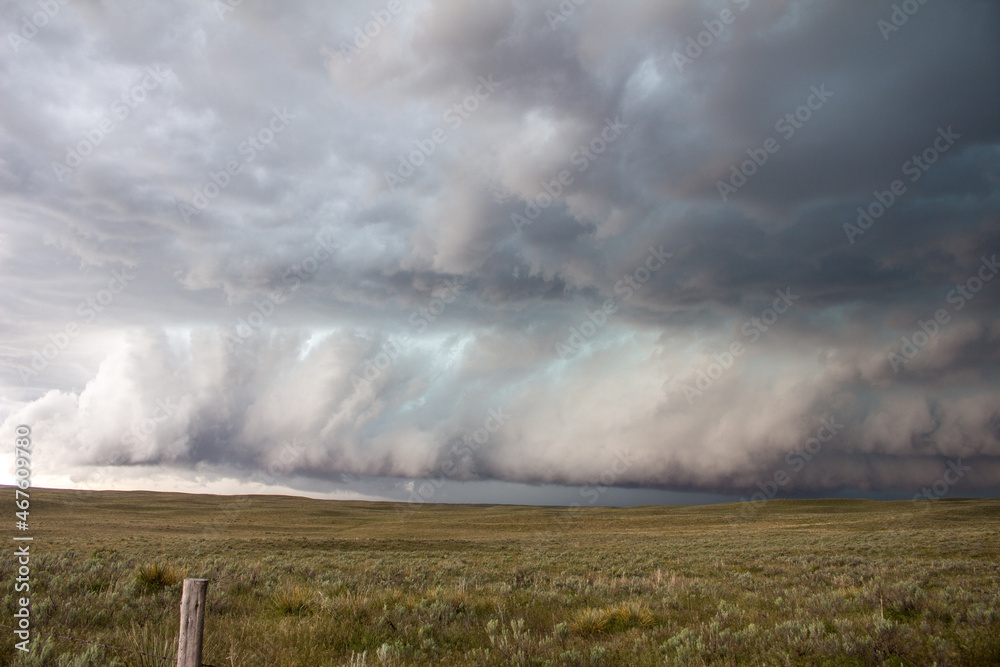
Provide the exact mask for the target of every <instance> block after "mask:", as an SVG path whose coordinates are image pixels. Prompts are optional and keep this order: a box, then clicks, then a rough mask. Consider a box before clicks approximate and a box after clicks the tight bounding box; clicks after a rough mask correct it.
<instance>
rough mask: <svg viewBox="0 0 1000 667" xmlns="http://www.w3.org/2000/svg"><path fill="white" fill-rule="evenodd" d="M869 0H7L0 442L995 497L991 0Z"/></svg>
mask: <svg viewBox="0 0 1000 667" xmlns="http://www.w3.org/2000/svg"><path fill="white" fill-rule="evenodd" d="M848 5H849V6H848ZM896 7H897V8H898V9H894V5H893V3H890V2H884V1H879V2H872V3H834V2H813V1H805V0H803V1H793V0H787V1H779V0H775V1H766V0H719V1H713V2H707V1H706V2H679V1H678V2H673V1H669V2H667V1H664V0H650V1H648V2H639V1H635V2H624V3H611V2H598V1H597V0H590V1H589V2H583V3H582V4H580V5H577V4H575V3H573V2H569V1H568V0H567V1H566V2H563V3H562V4H561V5H560V4H559V3H557V2H555V1H552V2H537V3H536V2H521V1H518V2H479V3H474V4H472V3H466V2H457V1H456V0H436V1H428V2H416V1H414V2H405V1H402V0H401V1H400V2H398V3H397V2H395V1H394V2H385V3H378V2H372V3H361V2H338V3H320V2H267V1H261V2H255V1H253V0H244V1H243V2H242V3H240V4H238V5H235V6H230V5H229V4H226V3H225V2H223V1H219V2H215V3H214V4H213V3H211V2H201V1H199V2H194V1H191V2H162V3H153V2H142V3H98V2H88V1H85V0H69V1H68V2H66V3H61V2H60V1H59V0H53V1H52V3H51V5H49V4H46V3H36V2H34V1H24V2H9V3H6V4H5V5H4V7H3V10H2V15H0V34H2V35H3V36H4V40H3V44H2V45H0V49H2V51H0V99H2V100H3V102H2V104H0V193H2V198H3V199H2V208H0V275H2V279H3V283H4V286H5V289H4V290H3V291H2V292H0V308H2V309H3V318H2V327H3V328H2V338H0V344H2V346H0V396H2V398H0V421H2V426H0V437H2V440H3V441H4V442H8V443H11V442H13V438H14V429H15V427H16V426H17V425H18V424H26V425H29V426H30V427H31V429H32V431H33V438H34V441H35V457H34V458H33V459H32V466H33V471H34V483H35V485H40V486H59V487H72V488H148V489H159V490H183V491H197V490H206V491H210V492H243V491H254V492H260V491H269V492H294V493H305V494H309V495H314V496H320V497H344V498H391V499H403V498H410V499H415V500H433V501H441V500H451V501H462V502H476V501H480V502H531V503H560V504H571V503H579V504H581V505H592V504H630V503H656V502H711V501H716V500H724V499H732V498H740V497H750V496H751V495H752V494H754V493H759V494H761V497H763V496H764V495H767V496H772V495H773V496H777V497H795V496H808V497H815V496H832V495H846V496H857V495H862V496H870V497H901V498H910V497H912V496H913V495H914V494H920V493H922V491H923V490H924V489H931V493H932V494H934V495H949V496H956V495H957V496H963V495H964V496H968V495H997V494H998V490H1000V400H998V399H1000V383H998V379H1000V377H998V361H1000V345H998V342H1000V279H996V278H997V273H998V272H1000V266H998V265H997V263H996V261H997V256H998V253H1000V120H998V118H1000V117H998V114H997V109H998V108H1000V7H998V5H997V4H996V3H993V2H977V1H973V0H958V1H956V2H941V1H932V2H927V3H925V4H919V3H917V2H916V1H915V0H909V1H908V2H903V3H901V4H900V3H896ZM0 460H3V461H4V462H5V463H6V465H4V466H3V474H4V478H3V481H5V482H7V483H9V482H10V480H11V479H12V476H11V472H12V470H13V459H12V456H11V454H10V448H9V447H5V448H4V451H3V458H2V459H0ZM427 480H431V481H427ZM609 487H616V488H609Z"/></svg>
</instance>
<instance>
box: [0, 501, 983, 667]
mask: <svg viewBox="0 0 1000 667" xmlns="http://www.w3.org/2000/svg"><path fill="white" fill-rule="evenodd" d="M66 495H68V494H62V493H60V492H52V491H48V492H47V491H45V490H34V491H33V493H32V508H33V510H34V511H33V512H32V515H33V516H35V512H36V511H37V516H38V518H39V524H38V525H39V529H38V530H37V531H36V532H35V533H34V535H35V543H34V544H36V545H44V549H38V550H37V552H36V551H33V552H32V571H33V579H32V616H33V624H34V627H35V628H36V629H38V630H41V631H43V632H50V633H55V634H61V635H68V636H71V637H78V638H81V639H87V640H91V641H99V642H103V643H106V644H110V645H115V646H124V647H129V648H137V649H139V650H149V651H151V652H160V651H163V650H165V647H168V646H170V642H171V641H173V638H175V637H176V632H177V624H178V618H177V608H178V605H179V601H180V588H181V587H180V586H178V585H176V582H177V581H179V578H180V577H181V576H191V577H205V578H208V579H209V580H210V582H211V583H210V584H209V591H208V608H207V613H206V644H205V646H206V649H205V650H206V655H205V662H206V663H210V664H214V665H228V666H230V667H254V666H256V665H267V666H268V667H286V666H287V667H291V666H296V667H302V666H310V665H323V666H326V665H347V664H352V665H359V666H360V665H369V666H382V665H393V666H403V665H427V664H449V665H509V664H520V665H577V666H580V667H592V666H597V665H619V664H628V665H637V666H640V667H642V666H646V665H733V664H781V665H918V664H933V663H935V662H936V663H937V664H938V665H941V666H942V667H943V666H945V665H993V664H998V663H1000V539H998V538H1000V502H998V501H988V500H984V501H947V502H945V501H942V502H935V503H933V504H931V506H930V508H929V509H928V510H926V511H922V512H918V511H915V510H914V507H913V506H912V505H911V504H910V503H906V502H903V503H877V502H869V501H847V500H845V501H770V502H768V503H766V504H764V505H759V506H757V507H756V508H755V509H756V511H755V512H752V513H750V514H747V513H746V512H745V510H744V508H743V507H742V506H734V505H728V506H727V505H720V506H712V507H639V508H632V509H624V510H621V509H609V508H594V509H588V510H585V511H577V512H574V513H572V514H569V513H567V512H565V511H563V510H558V509H554V508H526V507H474V506H424V507H417V508H412V509H411V508H406V507H404V506H393V505H382V504H376V503H335V502H322V501H311V500H303V499H295V498H282V497H256V498H252V499H250V500H249V501H245V500H241V499H238V498H219V497H211V496H186V495H181V494H150V493H115V492H100V493H93V494H90V495H89V497H88V498H87V499H85V501H84V502H78V503H67V502H65V501H64V498H65V497H66ZM137 508H138V509H137ZM182 526H183V527H184V529H183V530H182V529H181V528H180V527H182ZM13 567H14V565H13V564H12V563H11V559H0V578H2V579H3V580H4V581H10V580H11V579H12V578H13V576H14V570H13ZM182 573H185V574H184V575H182ZM13 604H14V601H13V599H12V597H11V595H10V594H9V593H8V594H6V597H5V598H4V606H5V610H6V611H5V613H6V614H7V618H10V614H12V613H13V609H14V607H13ZM135 628H142V630H141V631H136V630H135ZM0 637H2V639H0V664H14V665H22V666H23V667H41V666H44V667H51V666H56V667H90V666H91V665H93V666H98V665H99V666H100V667H113V666H116V665H117V667H122V666H124V665H129V664H132V663H130V662H129V661H130V660H131V658H130V657H129V656H128V655H127V654H121V653H114V652H111V651H106V650H104V649H100V648H95V647H91V648H87V649H85V650H81V649H82V647H81V645H76V644H73V643H70V642H65V641H62V640H47V641H46V640H43V641H39V642H38V643H37V644H36V645H35V648H34V650H33V652H32V654H31V656H30V657H29V658H28V659H23V658H22V657H21V656H19V655H16V654H15V651H14V649H13V640H12V637H11V635H10V634H9V633H4V634H3V635H0ZM135 664H139V663H135Z"/></svg>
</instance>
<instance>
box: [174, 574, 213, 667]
mask: <svg viewBox="0 0 1000 667" xmlns="http://www.w3.org/2000/svg"><path fill="white" fill-rule="evenodd" d="M207 592H208V579H185V580H184V590H183V592H182V593H181V636H180V638H179V639H178V640H177V667H201V640H202V637H201V632H202V630H203V628H204V626H205V594H206V593H207Z"/></svg>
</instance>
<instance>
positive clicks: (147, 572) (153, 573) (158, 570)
mask: <svg viewBox="0 0 1000 667" xmlns="http://www.w3.org/2000/svg"><path fill="white" fill-rule="evenodd" d="M180 580H181V573H180V572H179V571H178V570H177V569H176V568H174V567H172V566H170V565H165V564H163V563H151V564H149V565H143V566H141V567H139V569H138V570H136V573H135V582H136V584H137V585H138V587H139V589H140V590H144V591H158V590H161V589H163V588H166V587H167V586H174V585H176V584H178V583H179V582H180Z"/></svg>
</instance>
